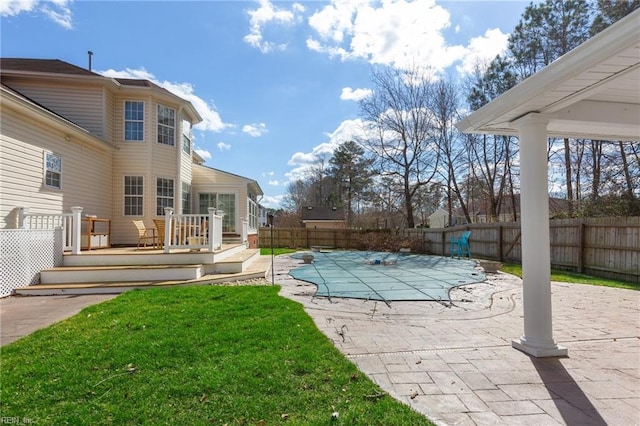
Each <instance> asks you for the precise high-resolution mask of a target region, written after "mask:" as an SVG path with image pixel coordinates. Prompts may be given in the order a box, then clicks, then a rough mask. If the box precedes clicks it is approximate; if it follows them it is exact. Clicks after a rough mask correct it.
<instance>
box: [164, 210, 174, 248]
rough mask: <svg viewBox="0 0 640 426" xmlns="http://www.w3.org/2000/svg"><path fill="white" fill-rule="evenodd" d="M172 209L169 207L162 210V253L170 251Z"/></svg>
mask: <svg viewBox="0 0 640 426" xmlns="http://www.w3.org/2000/svg"><path fill="white" fill-rule="evenodd" d="M172 215H173V209H172V208H171V207H165V208H164V252H165V253H169V250H170V249H171V240H172V239H173V238H171V237H172V236H171V219H172V217H171V216H172Z"/></svg>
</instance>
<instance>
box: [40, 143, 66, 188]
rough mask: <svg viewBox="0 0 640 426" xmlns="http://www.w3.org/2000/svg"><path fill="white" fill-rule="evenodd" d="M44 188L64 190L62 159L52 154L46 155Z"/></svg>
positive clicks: (47, 153)
mask: <svg viewBox="0 0 640 426" xmlns="http://www.w3.org/2000/svg"><path fill="white" fill-rule="evenodd" d="M44 186H46V187H49V188H55V189H61V188H62V157H60V156H59V155H56V154H53V153H51V152H46V153H45V155H44Z"/></svg>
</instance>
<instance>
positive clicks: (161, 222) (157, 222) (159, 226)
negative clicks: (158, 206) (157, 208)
mask: <svg viewBox="0 0 640 426" xmlns="http://www.w3.org/2000/svg"><path fill="white" fill-rule="evenodd" d="M153 224H154V225H155V226H156V229H157V230H158V246H159V247H161V248H162V247H164V229H165V226H164V219H153Z"/></svg>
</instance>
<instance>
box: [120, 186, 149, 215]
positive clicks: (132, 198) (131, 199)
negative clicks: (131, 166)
mask: <svg viewBox="0 0 640 426" xmlns="http://www.w3.org/2000/svg"><path fill="white" fill-rule="evenodd" d="M143 191H144V178H143V177H142V176H125V177H124V215H125V216H142V206H143V202H144V198H143V195H144V194H143Z"/></svg>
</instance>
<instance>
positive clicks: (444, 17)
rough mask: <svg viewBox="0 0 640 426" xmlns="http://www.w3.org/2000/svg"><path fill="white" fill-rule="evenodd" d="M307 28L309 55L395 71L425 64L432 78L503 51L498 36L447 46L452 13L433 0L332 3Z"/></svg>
mask: <svg viewBox="0 0 640 426" xmlns="http://www.w3.org/2000/svg"><path fill="white" fill-rule="evenodd" d="M309 26H310V27H311V28H312V29H313V30H314V31H315V34H314V35H313V36H311V37H309V38H308V39H307V47H308V48H309V49H310V50H313V51H317V52H321V53H325V54H327V55H329V56H331V57H339V58H340V59H342V60H352V59H364V60H366V61H368V62H370V63H372V64H383V65H390V66H394V67H397V68H409V67H411V66H414V65H415V64H420V63H423V64H424V63H426V64H429V65H430V67H431V68H433V70H434V71H435V72H436V73H440V72H442V71H443V70H444V69H446V68H447V67H449V66H451V65H453V64H455V63H457V62H459V61H462V60H463V59H465V57H466V55H468V54H478V55H479V54H481V52H486V53H487V54H488V53H489V52H494V51H496V49H498V48H499V47H500V46H502V47H504V46H506V42H504V43H502V38H501V36H500V34H501V33H500V34H498V33H499V31H498V33H495V32H489V31H488V32H487V33H486V34H485V35H484V36H482V37H478V38H475V39H473V40H471V42H470V44H469V46H466V47H465V46H462V45H450V44H448V43H447V41H446V40H445V38H444V36H443V32H444V31H445V30H446V29H448V28H449V27H450V26H451V20H450V14H449V12H448V11H447V10H446V9H444V8H443V7H442V6H440V5H438V4H436V0H413V1H410V0H393V1H392V0H387V1H384V0H383V1H375V0H353V1H342V0H331V3H330V4H328V5H326V6H325V7H323V8H322V9H320V10H319V11H317V12H316V13H314V14H313V15H312V16H311V17H310V18H309ZM454 30H455V31H456V32H458V31H460V29H459V28H455V29H454ZM501 43H502V44H501ZM494 56H495V55H494ZM465 66H466V65H465Z"/></svg>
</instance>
